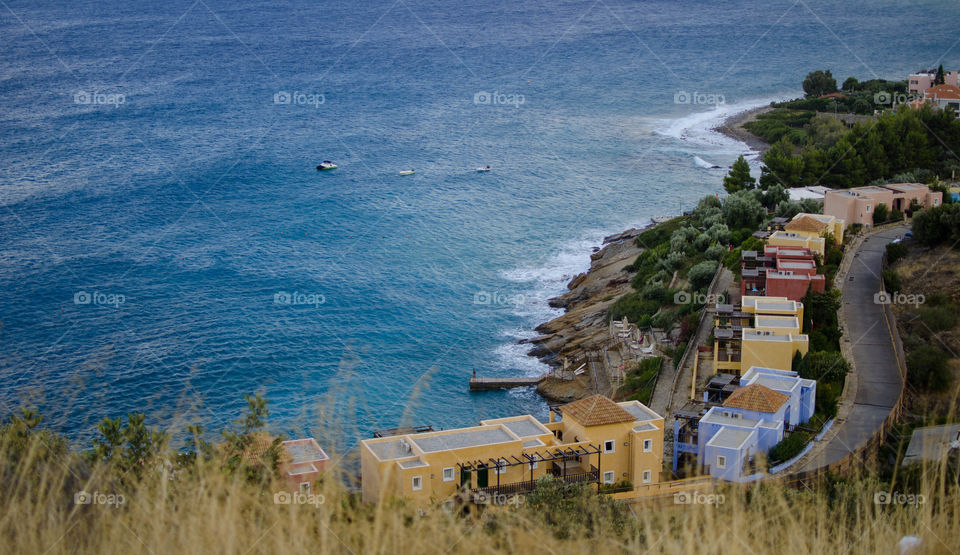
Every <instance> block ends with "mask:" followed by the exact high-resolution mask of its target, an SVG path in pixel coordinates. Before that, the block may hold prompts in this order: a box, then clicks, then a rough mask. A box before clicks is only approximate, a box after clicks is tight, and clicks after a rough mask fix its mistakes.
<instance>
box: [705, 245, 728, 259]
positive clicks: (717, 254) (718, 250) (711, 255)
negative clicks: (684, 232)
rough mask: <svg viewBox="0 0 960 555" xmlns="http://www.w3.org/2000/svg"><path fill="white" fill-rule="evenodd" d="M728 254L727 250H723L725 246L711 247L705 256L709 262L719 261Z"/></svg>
mask: <svg viewBox="0 0 960 555" xmlns="http://www.w3.org/2000/svg"><path fill="white" fill-rule="evenodd" d="M726 252H727V249H725V248H723V245H710V246H709V247H708V248H707V250H706V252H704V253H703V255H704V256H706V257H707V259H708V260H717V261H719V260H720V259H721V258H723V255H724V254H726Z"/></svg>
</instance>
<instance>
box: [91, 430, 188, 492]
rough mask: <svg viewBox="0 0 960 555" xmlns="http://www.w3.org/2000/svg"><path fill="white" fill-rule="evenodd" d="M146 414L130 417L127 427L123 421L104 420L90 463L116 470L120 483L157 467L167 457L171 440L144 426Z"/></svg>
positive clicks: (165, 435)
mask: <svg viewBox="0 0 960 555" xmlns="http://www.w3.org/2000/svg"><path fill="white" fill-rule="evenodd" d="M145 420H146V416H145V415H144V414H143V413H130V414H128V415H127V423H126V425H124V424H123V420H122V419H121V418H120V417H117V418H104V419H103V420H102V421H101V422H100V423H99V424H98V425H97V430H98V431H99V432H100V436H99V437H96V438H94V440H93V450H92V451H91V452H89V454H88V456H89V458H90V459H91V461H94V462H101V463H106V464H108V465H111V466H114V467H115V468H117V469H118V470H119V471H120V473H121V476H122V478H121V480H123V479H130V478H136V479H140V478H142V477H143V472H144V471H145V470H146V469H147V468H149V467H150V466H151V465H153V464H155V463H157V462H158V461H159V460H160V459H161V458H162V457H163V456H164V454H165V450H166V446H167V441H168V439H169V438H168V436H167V434H166V433H165V432H160V431H156V430H151V429H149V428H147V426H146V424H145V423H144V422H145Z"/></svg>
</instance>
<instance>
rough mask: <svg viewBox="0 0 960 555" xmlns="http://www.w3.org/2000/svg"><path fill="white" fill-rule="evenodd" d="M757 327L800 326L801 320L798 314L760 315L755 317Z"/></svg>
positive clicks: (792, 327) (791, 327)
mask: <svg viewBox="0 0 960 555" xmlns="http://www.w3.org/2000/svg"><path fill="white" fill-rule="evenodd" d="M754 323H755V325H756V326H757V327H763V328H790V329H794V328H799V327H800V321H799V320H798V319H797V317H796V316H769V315H759V316H757V317H756V318H754Z"/></svg>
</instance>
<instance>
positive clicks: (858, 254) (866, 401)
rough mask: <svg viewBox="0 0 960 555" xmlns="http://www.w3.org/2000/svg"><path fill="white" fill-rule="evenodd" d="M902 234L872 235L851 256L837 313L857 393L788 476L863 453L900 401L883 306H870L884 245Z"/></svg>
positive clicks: (899, 231)
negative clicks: (839, 317) (842, 322)
mask: <svg viewBox="0 0 960 555" xmlns="http://www.w3.org/2000/svg"><path fill="white" fill-rule="evenodd" d="M907 230H908V228H907V227H906V226H898V227H895V228H891V229H885V230H882V231H878V232H876V233H873V234H871V235H869V236H867V237H866V238H865V239H864V240H863V242H862V243H861V244H860V246H859V247H858V248H857V250H855V251H854V252H853V253H852V256H853V257H854V258H853V260H852V262H851V264H850V270H849V271H848V273H847V275H846V276H845V277H844V281H843V284H842V285H841V290H842V291H843V306H842V307H841V310H842V311H843V320H844V323H845V329H844V335H843V340H842V341H843V342H844V343H846V345H844V351H845V353H847V354H848V356H852V359H853V360H852V362H853V368H854V371H853V372H852V373H851V375H850V376H848V377H847V379H848V380H850V379H853V380H855V382H854V383H855V387H856V395H855V396H854V399H853V405H852V407H850V406H849V401H848V406H847V407H841V409H840V414H839V416H838V418H837V419H836V421H835V422H834V423H833V426H832V427H831V429H830V430H829V431H828V432H827V434H826V435H825V436H824V438H823V439H822V440H821V441H820V443H819V444H818V445H816V446H815V447H814V448H813V449H812V450H811V451H810V452H809V453H808V454H807V455H806V456H805V457H804V458H803V459H801V460H800V461H798V464H797V465H796V466H795V467H793V468H791V469H790V470H791V471H792V472H797V471H800V472H808V471H812V470H817V469H819V468H821V467H824V466H827V465H829V464H832V463H834V462H836V461H838V460H840V459H842V458H843V457H846V456H847V455H849V454H850V453H852V452H855V451H858V450H860V449H862V448H863V446H864V445H865V444H866V443H867V442H868V441H870V439H871V437H873V435H874V434H875V433H876V431H877V430H878V429H879V428H880V427H881V426H882V425H883V422H884V420H886V418H887V416H889V415H890V412H891V411H892V410H893V408H894V406H896V404H897V400H898V399H899V398H900V390H901V387H902V381H901V374H900V368H899V365H898V363H897V355H896V351H895V350H894V346H893V339H892V336H891V333H890V329H889V328H888V327H887V321H886V318H885V317H884V314H883V305H881V304H877V303H875V302H874V295H875V294H876V293H877V292H878V291H880V290H881V288H882V287H881V278H880V274H881V265H882V260H883V253H884V250H885V249H886V246H887V244H888V243H889V242H890V241H892V240H893V239H894V238H896V237H897V236H900V235H903V234H904V233H905V232H906V231H907ZM891 325H893V323H892V322H891ZM854 383H851V384H850V385H851V386H854ZM848 389H852V387H851V388H848ZM845 408H846V409H847V410H846V411H845V410H844V409H845ZM845 412H846V414H845V415H844V413H845Z"/></svg>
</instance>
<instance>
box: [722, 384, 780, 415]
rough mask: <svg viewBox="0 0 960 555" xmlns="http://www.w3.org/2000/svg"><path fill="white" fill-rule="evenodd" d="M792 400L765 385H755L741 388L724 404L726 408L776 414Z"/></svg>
mask: <svg viewBox="0 0 960 555" xmlns="http://www.w3.org/2000/svg"><path fill="white" fill-rule="evenodd" d="M789 398H790V396H789V395H786V394H783V393H780V392H779V391H774V390H772V389H770V388H769V387H767V386H765V385H760V384H756V383H755V384H753V385H748V386H746V387H741V388H739V389H737V390H736V391H734V392H733V393H731V394H730V396H729V397H727V400H726V401H724V402H723V406H725V407H733V408H737V409H745V410H753V411H757V412H767V413H774V412H777V411H778V410H780V407H782V406H783V404H784V403H786V402H787V400H788V399H789Z"/></svg>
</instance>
